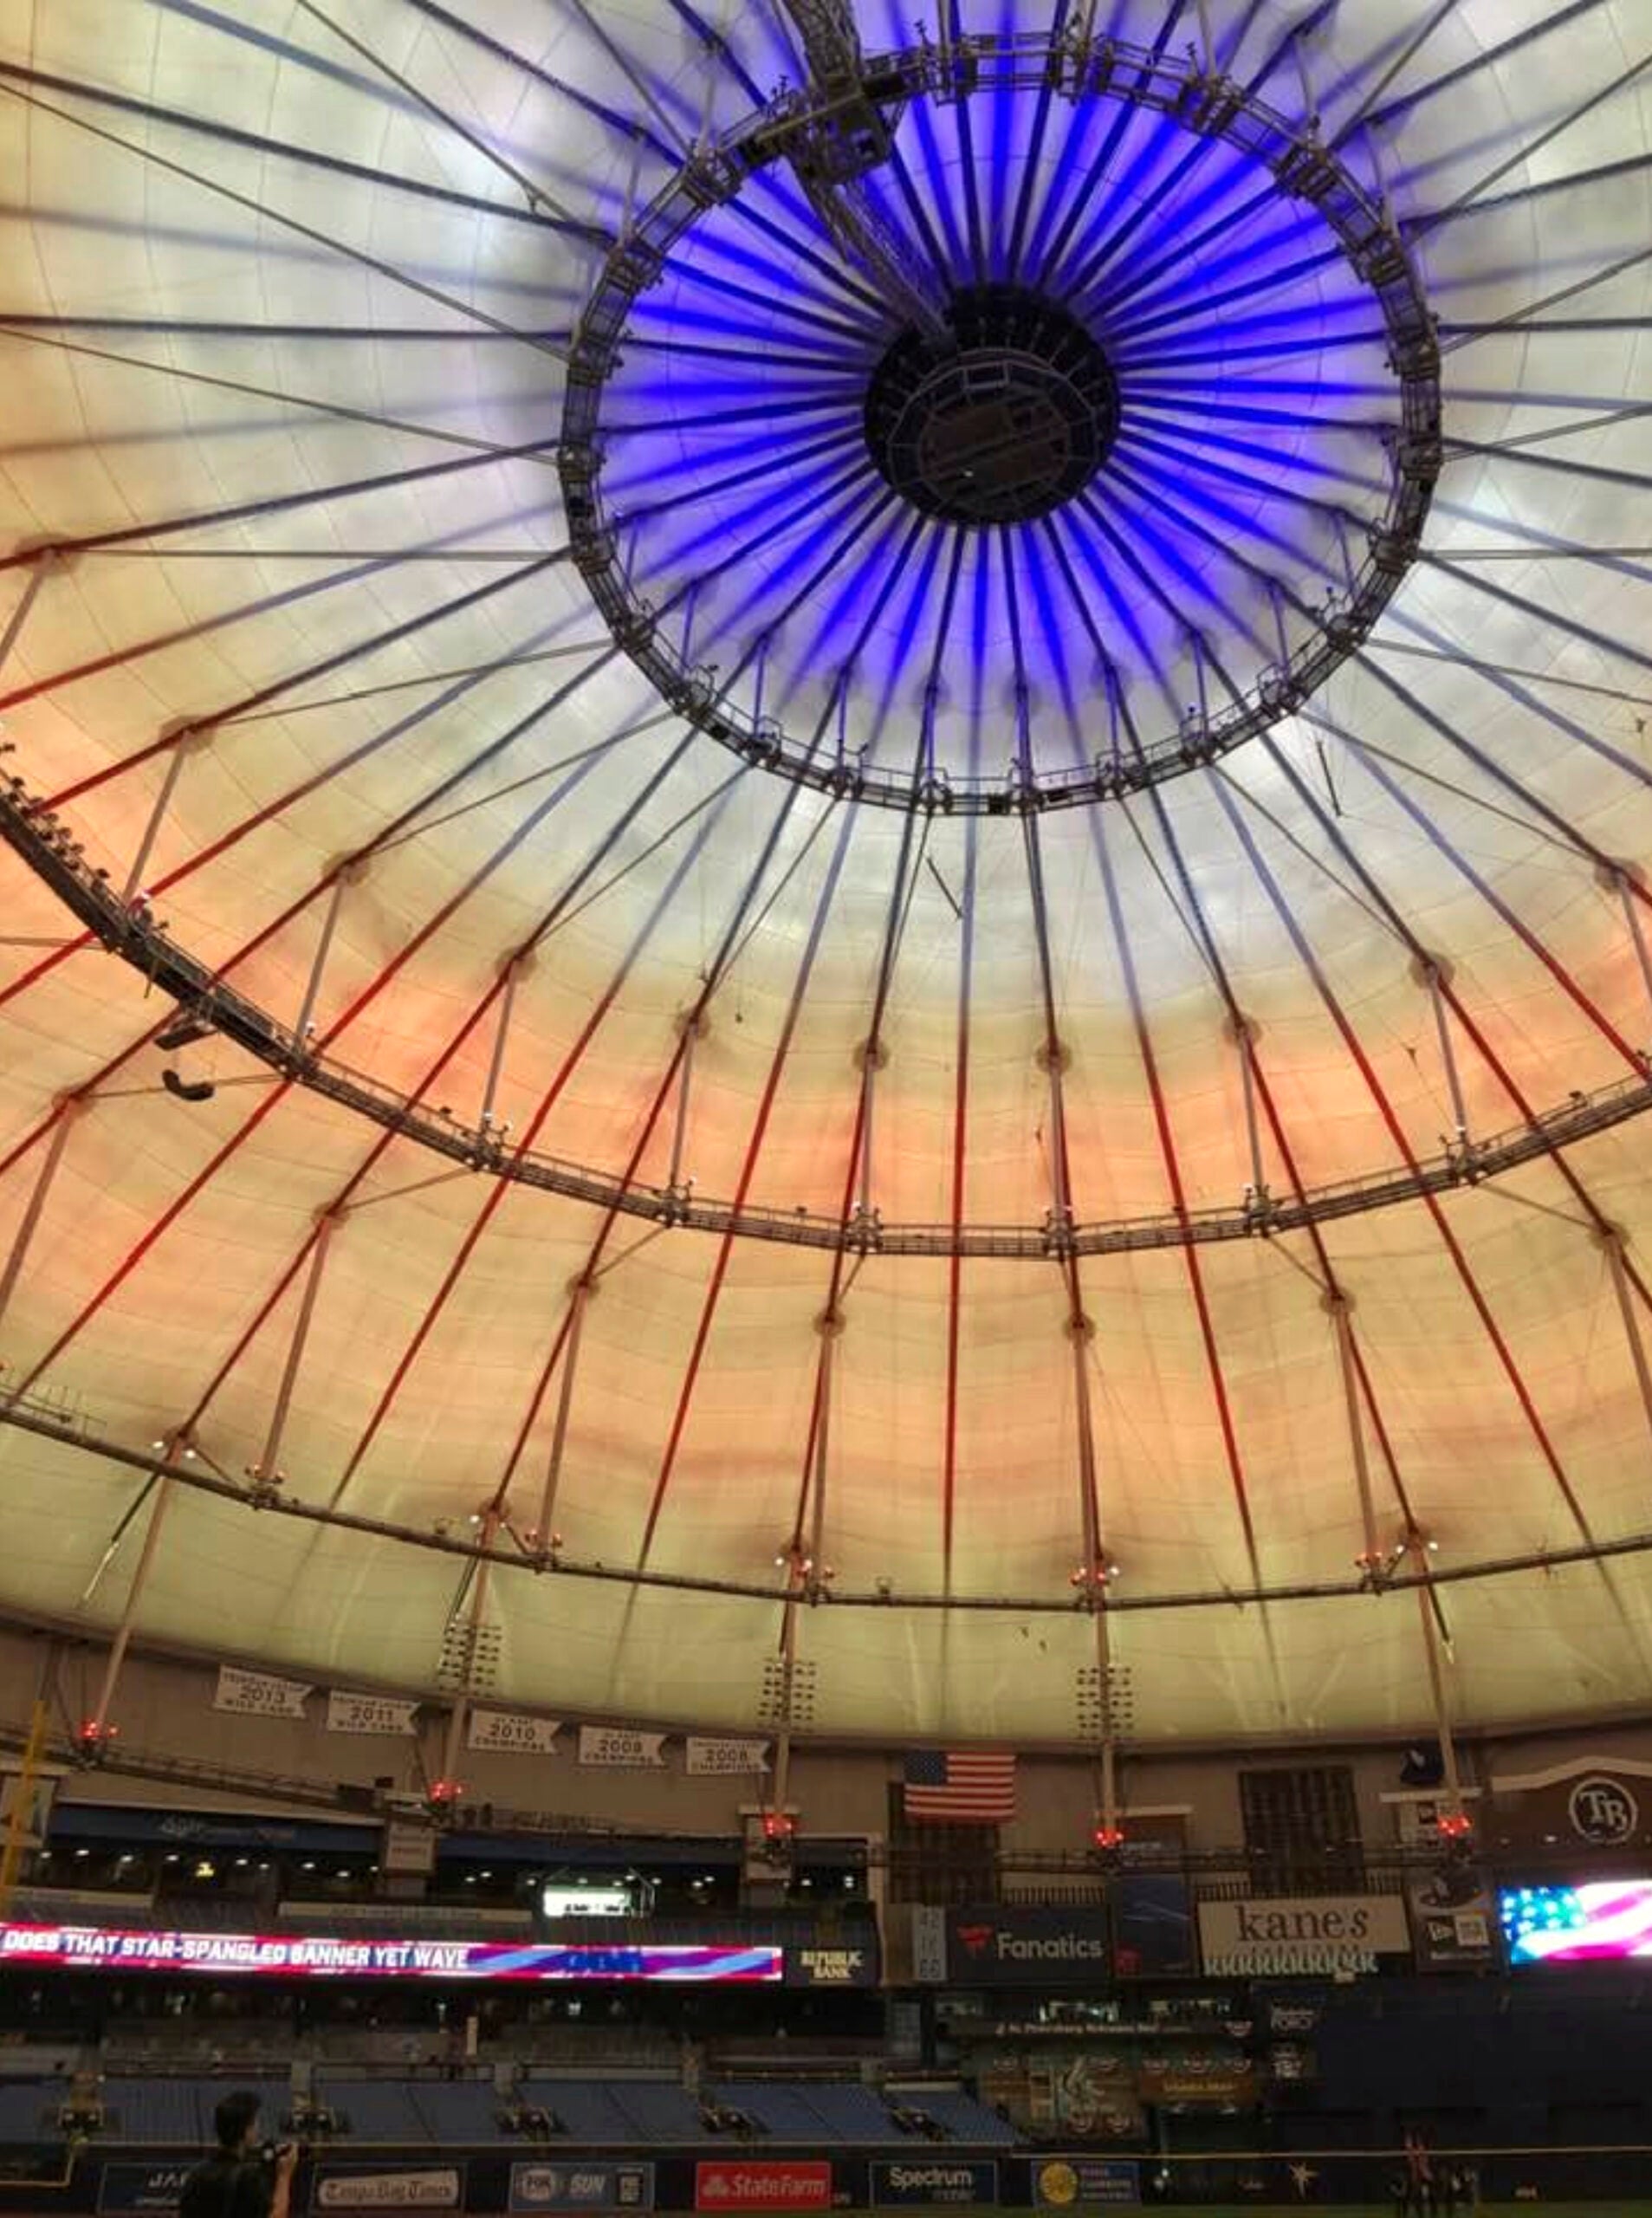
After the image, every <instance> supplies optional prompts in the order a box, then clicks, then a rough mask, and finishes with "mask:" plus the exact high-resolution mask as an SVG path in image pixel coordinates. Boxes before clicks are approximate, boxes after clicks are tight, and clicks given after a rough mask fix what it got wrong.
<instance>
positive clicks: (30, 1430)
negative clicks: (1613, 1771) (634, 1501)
mask: <svg viewBox="0 0 1652 2218" xmlns="http://www.w3.org/2000/svg"><path fill="white" fill-rule="evenodd" d="M0 1425H5V1426H10V1428H11V1429H12V1430H15V1431H17V1432H23V1433H27V1434H29V1435H31V1436H32V1437H35V1438H37V1439H42V1440H46V1441H49V1442H51V1443H53V1444H54V1445H55V1446H57V1447H60V1448H62V1449H68V1450H69V1451H70V1452H72V1453H76V1454H81V1455H89V1456H96V1457H97V1458H98V1459H99V1460H100V1462H110V1463H115V1464H118V1465H120V1466H121V1467H122V1468H124V1469H127V1470H133V1471H136V1472H138V1473H139V1474H140V1475H144V1476H148V1475H149V1474H150V1473H152V1472H154V1471H157V1470H159V1476H160V1477H164V1478H166V1479H170V1480H171V1481H172V1482H174V1483H175V1484H176V1485H178V1487H180V1488H184V1489H185V1490H186V1491H187V1492H189V1493H191V1494H199V1495H207V1496H210V1497H211V1498H212V1499H214V1500H217V1501H222V1502H226V1503H232V1504H235V1505H236V1506H238V1507H239V1508H243V1509H245V1510H246V1511H247V1512H248V1514H249V1515H250V1516H260V1515H263V1516H270V1517H275V1518H292V1519H294V1520H295V1521H297V1522H299V1523H300V1524H304V1525H313V1526H318V1527H330V1528H332V1529H334V1530H335V1531H338V1532H341V1533H353V1534H359V1535H360V1536H361V1537H363V1538H365V1539H369V1540H389V1541H392V1542H395V1543H397V1544H398V1545H400V1546H402V1547H409V1548H412V1549H416V1550H418V1551H421V1552H423V1553H426V1554H434V1555H440V1556H445V1557H447V1558H450V1560H453V1561H455V1562H458V1563H464V1562H473V1561H476V1560H481V1559H482V1558H483V1556H484V1555H485V1556H486V1559H487V1560H488V1561H489V1562H490V1563H491V1564H492V1565H493V1566H494V1567H495V1568H496V1569H503V1570H509V1571H516V1572H522V1573H528V1574H531V1575H537V1574H538V1573H539V1572H540V1570H541V1566H540V1564H539V1563H538V1562H536V1561H535V1560H534V1559H533V1558H532V1557H527V1556H523V1555H522V1554H521V1553H517V1552H515V1551H514V1550H506V1549H502V1548H499V1547H492V1548H491V1549H489V1550H485V1551H484V1550H483V1548H482V1547H480V1545H479V1544H478V1543H477V1542H476V1541H473V1540H461V1539H459V1538H457V1536H456V1535H453V1534H438V1533H435V1532H433V1531H431V1530H430V1529H429V1528H428V1527H426V1528H424V1529H423V1530H421V1529H419V1528H418V1527H413V1526H403V1525H397V1524H393V1523H392V1522H391V1521H389V1520H387V1519H385V1518H376V1517H367V1516H365V1515H363V1514H360V1512H358V1511H352V1510H336V1511H334V1510H329V1509H327V1508H326V1506H325V1505H324V1504H322V1503H320V1502H309V1501H301V1500H299V1499H297V1498H296V1497H295V1496H290V1495H286V1494H280V1495H275V1496H274V1497H273V1498H262V1499H258V1500H256V1501H255V1500H254V1499H253V1498H251V1497H249V1495H247V1494H246V1493H245V1492H244V1491H243V1488H240V1487H238V1486H236V1485H235V1484H234V1483H233V1482H231V1481H229V1480H226V1479H222V1478H219V1477H217V1476H216V1475H214V1474H213V1473H211V1471H208V1470H204V1469H203V1468H202V1467H201V1465H200V1463H199V1462H193V1463H185V1462H165V1463H162V1464H160V1465H159V1466H158V1465H157V1461H156V1457H155V1456H154V1454H153V1452H152V1451H151V1452H148V1453H139V1451H138V1450H136V1449H131V1448H127V1447H126V1446H125V1445H124V1443H120V1442H119V1441H115V1440H111V1439H106V1438H105V1437H102V1436H101V1435H100V1434H97V1433H95V1432H94V1431H93V1430H91V1429H90V1428H89V1427H87V1426H86V1425H85V1424H81V1425H79V1426H78V1427H75V1425H74V1424H73V1423H72V1422H66V1421H65V1419H64V1418H63V1417H62V1414H61V1413H60V1412H58V1411H51V1412H46V1411H40V1410H37V1409H31V1408H25V1407H22V1406H17V1405H15V1404H7V1403H5V1402H4V1401H3V1400H0ZM1643 1555H1652V1532H1637V1533H1627V1534H1617V1535H1616V1536H1614V1537H1613V1538H1611V1539H1610V1540H1595V1541H1593V1542H1592V1543H1578V1544H1574V1545H1572V1546H1571V1547H1542V1548H1528V1549H1526V1550H1523V1551H1520V1552H1519V1553H1515V1554H1513V1555H1506V1556H1493V1557H1488V1558H1486V1559H1483V1560H1480V1561H1478V1562H1474V1563H1466V1564H1447V1565H1437V1566H1430V1567H1429V1569H1428V1572H1427V1573H1418V1574H1412V1575H1409V1576H1408V1575H1405V1574H1399V1575H1396V1577H1395V1578H1394V1579H1391V1580H1390V1582H1389V1585H1388V1587H1387V1590H1386V1591H1387V1592H1390V1593H1394V1594H1403V1593H1406V1592H1410V1591H1412V1590H1413V1589H1414V1588H1416V1587H1418V1586H1424V1585H1428V1584H1432V1585H1434V1586H1441V1587H1451V1586H1478V1585H1480V1584H1483V1583H1486V1582H1487V1581H1490V1580H1493V1579H1517V1578H1522V1577H1530V1576H1532V1575H1536V1576H1538V1577H1540V1578H1542V1579H1545V1580H1546V1579H1551V1578H1552V1577H1553V1575H1554V1573H1556V1572H1557V1571H1562V1570H1565V1569H1566V1568H1568V1567H1569V1566H1572V1565H1594V1566H1609V1565H1610V1564H1612V1563H1614V1562H1616V1561H1619V1560H1623V1559H1625V1558H1629V1557H1634V1556H1643ZM555 1575H556V1576H557V1577H558V1578H559V1579H567V1580H568V1581H570V1582H571V1583H572V1584H573V1585H575V1586H624V1587H629V1588H634V1589H636V1590H638V1591H639V1592H659V1593H677V1594H706V1595H721V1596H724V1597H727V1598H728V1599H732V1600H736V1601H751V1602H755V1603H759V1604H761V1605H764V1606H765V1607H771V1608H772V1607H773V1605H774V1604H776V1603H778V1602H783V1601H784V1600H785V1599H786V1592H785V1589H784V1587H783V1586H776V1585H772V1584H769V1585H760V1584H759V1583H758V1582H757V1581H755V1580H750V1581H746V1580H741V1579H716V1578H709V1577H705V1576H696V1574H695V1573H690V1572H664V1571H651V1570H649V1569H647V1568H643V1569H638V1568H637V1567H636V1566H625V1565H612V1564H605V1563H600V1562H583V1561H580V1560H578V1559H577V1558H573V1557H569V1556H567V1555H563V1556H561V1557H560V1558H559V1560H558V1562H557V1564H556V1567H555ZM1368 1591H1369V1590H1368V1588H1367V1586H1365V1585H1364V1582H1363V1581H1362V1580H1359V1579H1297V1580H1293V1581H1291V1582H1290V1583H1288V1584H1279V1585H1275V1586H1264V1587H1262V1588H1261V1589H1260V1591H1259V1592H1255V1593H1252V1592H1248V1591H1244V1590H1241V1591H1240V1592H1235V1591H1234V1589H1233V1588H1231V1587H1219V1588H1214V1589H1198V1588H1192V1589H1188V1590H1185V1591H1180V1592H1169V1593H1163V1594H1143V1593H1135V1594H1130V1595H1124V1594H1118V1595H1116V1596H1113V1597H1111V1599H1109V1602H1108V1605H1107V1606H1108V1609H1109V1611H1110V1612H1116V1613H1118V1614H1120V1615H1124V1614H1130V1615H1143V1616H1155V1617H1157V1616H1163V1615H1165V1614H1167V1613H1175V1612H1181V1611H1184V1610H1221V1611H1230V1612H1234V1613H1235V1614H1239V1613H1241V1612H1243V1611H1245V1610H1246V1609H1247V1608H1250V1607H1251V1606H1253V1605H1256V1604H1261V1605H1265V1606H1269V1607H1271V1606H1273V1605H1282V1604H1286V1603H1291V1602H1336V1601H1344V1600H1352V1599H1354V1598H1355V1597H1357V1596H1360V1595H1364V1594H1365V1593H1367V1592H1368ZM832 1607H833V1608H836V1609H843V1610H855V1611H859V1610H876V1611H879V1612H882V1613H883V1614H884V1616H885V1617H887V1616H888V1614H889V1612H890V1610H891V1607H893V1608H896V1609H898V1610H910V1611H913V1612H921V1613H923V1614H928V1613H930V1612H936V1611H946V1612H956V1614H958V1615H959V1616H962V1617H975V1616H999V1615H1004V1616H1011V1617H1017V1618H1023V1617H1032V1618H1046V1617H1047V1618H1055V1617H1059V1618H1071V1617H1072V1598H1071V1596H1070V1595H1068V1594H1066V1593H1063V1594H1060V1595H1059V1596H1054V1595H1050V1594H1047V1593H1046V1594H1028V1595H959V1594H940V1593H927V1594H926V1593H912V1594H908V1593H903V1594H901V1595H899V1596H898V1597H897V1598H894V1599H892V1600H891V1597H890V1596H889V1595H887V1594H883V1593H879V1592H876V1591H875V1590H874V1591H873V1592H860V1591H858V1590H856V1589H853V1588H850V1587H834V1588H833V1589H832Z"/></svg>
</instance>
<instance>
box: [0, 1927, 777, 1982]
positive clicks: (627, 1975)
mask: <svg viewBox="0 0 1652 2218" xmlns="http://www.w3.org/2000/svg"><path fill="white" fill-rule="evenodd" d="M783 1958H784V1952H783V1951H782V1950H781V1949H774V1948H769V1947H767V1946H762V1947H750V1948H748V1947H743V1946H735V1945H732V1944H727V1945H717V1944H705V1943H702V1942H692V1943H677V1942H668V1943H662V1944H660V1945H658V1946H649V1947H642V1946H638V1945H635V1944H632V1943H625V1942H622V1943H619V1944H617V1945H610V1946H605V1947H586V1946H585V1945H582V1944H577V1943H576V1944H572V1945H568V1946H558V1945H553V1944H551V1943H548V1942H515V1941H357V1940H353V1939H352V1940H348V1941H342V1940H323V1939H321V1938H320V1937H317V1936H308V1935H307V1936H304V1937H303V1938H301V1939H300V1938H296V1937H292V1936H285V1935H275V1934H256V1933H138V1932H127V1931H121V1930H119V1929H116V1928H113V1927H110V1926H86V1925H5V1924H0V1970H3V1969H4V1968H6V1967H8V1966H10V1965H17V1964H26V1965H28V1966H29V1968H31V1969H55V1970H68V1971H84V1970H88V1969H93V1970H119V1971H122V1972H165V1973H166V1974H167V1975H169V1976H172V1977H176V1976H177V1975H178V1974H179V1973H180V1972H181V1973H186V1974H187V1973H191V1972H199V1973H203V1974H204V1975H206V1976H208V1977H210V1978H213V1979H224V1978H232V1977H234V1976H236V1975H237V1974H239V1975H243V1976H256V1977H264V1978H273V1979H336V1978H337V1977H338V1976H339V1975H340V1973H347V1974H348V1975H350V1976H351V1977H352V1978H354V1979H463V1980H536V1981H545V1982H547V1983H549V1982H552V1981H570V1980H630V1981H654V1980H661V1981H671V1982H672V1983H673V1984H675V1985H683V1986H686V1985H690V1984H693V1983H696V1982H698V1983H705V1984H718V1985H722V1984H726V1983H729V1982H741V1983H751V1982H754V1981H761V1983H763V1984H765V1985H770V1986H774V1985H778V1984H779V1982H780V1981H781V1978H782V1977H783V1975H784V1970H785V1966H784V1961H783Z"/></svg>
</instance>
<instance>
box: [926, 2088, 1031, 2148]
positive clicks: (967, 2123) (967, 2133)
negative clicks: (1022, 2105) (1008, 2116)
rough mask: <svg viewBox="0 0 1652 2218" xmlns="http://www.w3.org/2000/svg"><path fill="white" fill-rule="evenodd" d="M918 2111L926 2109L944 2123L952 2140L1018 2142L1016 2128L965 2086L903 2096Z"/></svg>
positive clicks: (997, 2143)
mask: <svg viewBox="0 0 1652 2218" xmlns="http://www.w3.org/2000/svg"><path fill="white" fill-rule="evenodd" d="M901 2099H902V2100H904V2101H908V2102H910V2104H911V2105H912V2108H913V2109H914V2110H918V2111H923V2112H924V2113H925V2115H926V2116H928V2117H932V2118H933V2119H934V2120H935V2122H936V2124H937V2125H938V2126H941V2127H942V2128H943V2130H944V2131H945V2133H946V2135H947V2137H948V2139H949V2140H952V2141H965V2142H975V2143H990V2144H992V2145H994V2146H996V2145H999V2144H1001V2143H1005V2142H1010V2141H1014V2138H1015V2129H1014V2127H1013V2126H1010V2125H1006V2124H1005V2123H1004V2121H1003V2119H1002V2118H1001V2117H999V2116H998V2114H997V2112H996V2111H989V2110H988V2108H987V2106H986V2105H985V2104H984V2103H978V2102H976V2101H975V2099H974V2098H973V2097H972V2096H969V2095H966V2094H964V2093H963V2092H962V2090H961V2089H958V2088H952V2087H918V2088H915V2089H912V2090H911V2091H910V2092H908V2093H906V2094H904V2095H903V2096H902V2098H901Z"/></svg>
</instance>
